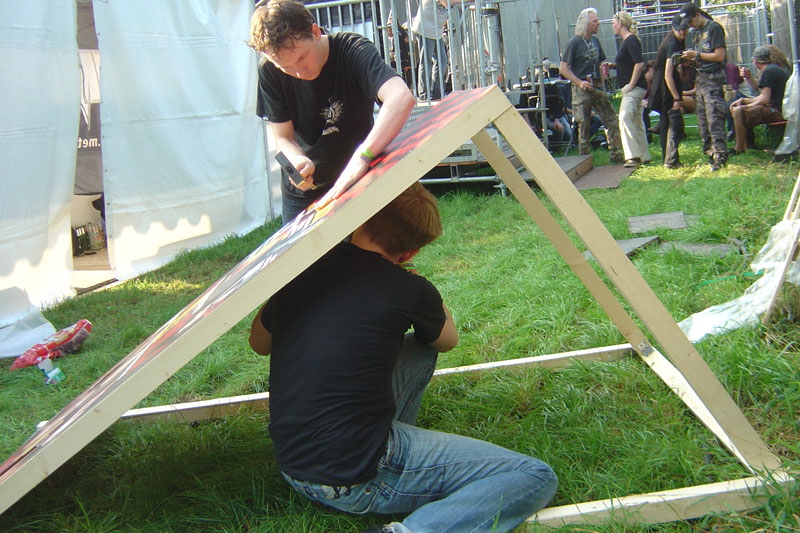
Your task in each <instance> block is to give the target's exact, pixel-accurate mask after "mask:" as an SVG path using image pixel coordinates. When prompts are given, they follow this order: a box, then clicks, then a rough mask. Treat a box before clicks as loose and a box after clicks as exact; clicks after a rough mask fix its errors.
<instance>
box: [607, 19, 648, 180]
mask: <svg viewBox="0 0 800 533" xmlns="http://www.w3.org/2000/svg"><path fill="white" fill-rule="evenodd" d="M611 27H612V28H613V29H614V34H615V35H619V36H620V37H621V38H622V44H621V45H620V47H619V50H617V56H616V57H615V58H614V63H615V65H616V68H617V82H618V83H619V84H620V85H621V89H622V102H620V106H619V130H620V136H621V138H622V149H623V151H624V152H625V166H626V167H637V166H639V165H641V164H644V163H649V162H650V152H649V150H648V147H647V132H645V129H644V120H643V111H644V104H643V100H644V96H645V93H646V92H647V82H646V80H645V77H644V58H643V57H642V41H640V40H639V32H638V30H637V29H636V22H635V21H634V20H633V17H631V15H630V14H629V13H628V12H626V11H620V12H618V13H617V14H616V15H614V21H613V22H612V24H611Z"/></svg>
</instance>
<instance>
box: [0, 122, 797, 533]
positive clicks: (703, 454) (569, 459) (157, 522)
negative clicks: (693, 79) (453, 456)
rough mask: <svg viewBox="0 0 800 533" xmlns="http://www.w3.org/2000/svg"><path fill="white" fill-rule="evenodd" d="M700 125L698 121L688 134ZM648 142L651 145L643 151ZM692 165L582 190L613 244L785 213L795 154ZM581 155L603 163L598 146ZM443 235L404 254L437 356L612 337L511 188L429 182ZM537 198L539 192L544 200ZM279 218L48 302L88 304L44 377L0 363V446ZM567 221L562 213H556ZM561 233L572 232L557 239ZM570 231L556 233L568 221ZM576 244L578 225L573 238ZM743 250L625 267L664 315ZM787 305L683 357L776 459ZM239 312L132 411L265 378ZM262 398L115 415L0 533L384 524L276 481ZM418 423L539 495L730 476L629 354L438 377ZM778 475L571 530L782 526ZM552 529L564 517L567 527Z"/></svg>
mask: <svg viewBox="0 0 800 533" xmlns="http://www.w3.org/2000/svg"><path fill="white" fill-rule="evenodd" d="M690 132H691V134H692V135H696V130H690ZM657 145H658V143H657V142H654V143H653V144H651V154H652V156H653V158H654V159H655V160H656V161H658V160H660V153H659V151H658V146H657ZM681 148H682V149H681V157H682V159H683V160H684V161H685V162H687V163H690V166H687V167H686V168H683V169H679V170H665V169H663V167H661V166H660V165H656V164H651V165H648V166H644V167H641V168H639V169H637V170H636V171H635V172H634V173H633V174H632V175H631V176H630V177H628V178H627V179H626V180H624V181H623V183H622V185H621V186H620V187H619V188H618V189H615V190H591V191H585V192H584V193H583V195H584V197H585V198H586V200H587V201H588V203H589V204H590V205H591V206H592V208H593V209H594V210H595V211H596V213H597V214H598V216H599V218H600V219H601V220H602V222H603V223H604V224H605V225H606V226H607V228H608V229H609V231H610V232H611V234H612V235H613V236H614V237H615V238H617V239H625V238H631V237H633V235H631V234H630V233H629V232H628V228H627V219H628V217H630V216H636V215H646V214H654V213H660V212H667V211H683V212H684V213H686V214H687V215H698V221H697V223H696V225H693V226H691V227H690V228H688V229H683V230H663V231H662V230H659V231H658V232H657V234H658V235H659V236H660V237H661V239H662V240H667V241H678V242H694V243H701V242H702V243H725V242H728V239H737V240H738V241H740V242H742V243H743V244H744V246H745V248H746V250H747V251H748V253H749V254H750V255H751V256H752V254H754V253H756V252H757V251H758V249H759V248H760V247H761V246H762V245H763V244H764V242H765V240H766V238H767V235H768V232H769V229H770V227H771V226H772V225H774V224H775V223H776V222H777V221H778V220H779V219H780V218H781V217H782V215H783V211H784V209H785V206H786V202H787V201H788V198H789V194H790V191H791V190H792V186H793V184H794V180H795V177H796V176H797V167H796V166H791V165H787V164H775V163H772V162H771V160H770V158H769V156H768V155H766V154H764V153H763V152H758V151H753V152H752V153H751V154H748V155H744V156H739V157H737V158H735V159H732V160H731V162H730V164H729V165H728V166H727V167H725V168H724V169H722V170H721V171H720V172H717V173H714V174H712V173H710V172H709V168H708V165H707V164H705V163H704V161H703V159H704V158H703V157H702V156H701V154H700V150H699V143H698V142H697V139H696V138H694V137H690V140H689V142H687V143H684V145H683V146H682V147H681ZM595 155H596V157H595V162H596V163H601V162H602V161H603V159H604V158H606V159H607V152H605V153H604V152H603V151H602V150H598V151H596V154H595ZM431 189H432V190H434V192H437V193H438V194H439V195H440V207H441V211H442V216H443V219H444V224H445V234H444V235H443V236H442V238H441V239H439V240H438V241H437V242H435V243H433V244H432V245H430V246H429V247H427V248H425V249H424V250H423V251H422V253H421V254H420V256H419V258H418V260H417V261H416V263H417V266H418V267H419V269H420V271H421V273H422V274H424V275H426V276H427V277H429V278H430V279H431V280H432V281H433V282H434V283H435V284H436V285H437V286H438V287H439V288H440V290H441V292H442V294H443V296H444V298H445V300H446V302H447V304H448V306H449V307H450V309H451V310H452V312H453V314H454V318H455V321H456V323H457V325H458V327H459V331H460V335H461V341H460V343H459V345H458V347H456V349H454V350H453V351H452V352H449V353H446V354H442V356H441V357H440V361H439V367H442V368H444V367H450V366H456V365H462V364H472V363H479V362H486V361H495V360H503V359H512V358H517V357H526V356H531V355H541V354H548V353H556V352H561V351H568V350H575V349H581V348H593V347H598V346H606V345H610V344H617V343H621V342H624V339H623V337H622V335H621V334H619V333H618V332H617V330H616V329H615V327H614V326H613V324H612V323H611V321H610V320H609V319H608V318H607V317H606V316H605V314H604V313H603V312H602V310H601V309H600V308H599V306H598V305H597V304H596V303H595V302H594V300H593V298H592V297H591V296H590V295H589V294H588V292H587V291H586V290H585V289H584V288H583V286H582V285H581V283H580V282H579V281H578V280H577V279H576V278H575V277H574V276H573V275H572V274H571V272H570V270H569V269H568V268H567V267H566V265H565V264H564V263H563V261H562V260H561V259H560V257H559V256H558V254H557V252H556V251H555V249H554V248H553V247H552V245H551V244H550V243H549V241H548V240H547V239H546V238H545V237H544V235H543V234H542V233H541V231H540V230H539V229H538V228H537V227H536V225H535V224H534V223H533V222H532V221H531V219H530V218H529V217H528V216H527V215H526V213H525V212H524V210H523V209H522V208H521V206H520V205H519V204H518V203H517V201H516V200H515V199H514V198H513V197H504V196H502V195H500V194H497V193H496V192H495V191H494V189H492V188H491V187H489V186H483V185H470V186H459V187H436V186H432V187H431ZM542 198H543V199H544V201H545V203H546V205H547V206H548V208H549V209H550V210H551V211H552V212H554V213H555V212H556V210H555V209H554V208H553V206H552V205H550V203H549V202H548V201H547V200H546V199H545V198H544V197H543V195H542ZM276 227H277V226H276V225H275V224H271V225H268V226H266V227H264V228H261V229H259V230H257V231H255V232H253V233H251V234H250V235H248V236H246V237H242V238H231V239H228V240H227V241H226V242H224V243H222V244H220V245H218V246H215V247H213V248H208V249H204V250H197V251H192V252H188V253H186V254H184V255H182V256H181V257H179V258H178V259H176V260H175V261H174V262H172V263H170V264H169V265H167V266H165V267H163V268H161V269H159V270H158V271H155V272H152V273H149V274H147V275H144V276H142V277H140V278H138V279H136V280H131V281H129V282H127V283H124V284H121V285H119V286H116V287H113V288H110V289H108V290H105V291H100V292H96V293H92V294H88V295H85V296H82V297H80V298H76V299H73V300H69V301H66V302H63V303H62V304H60V305H58V306H56V307H54V308H52V309H49V310H46V311H45V315H46V316H47V318H49V319H50V320H51V321H52V322H53V323H54V325H56V326H57V327H64V326H66V325H69V324H72V323H74V322H75V321H77V320H78V319H80V318H88V319H89V320H91V321H92V322H93V324H94V331H93V333H92V335H91V336H90V337H89V339H88V340H87V341H86V343H85V344H84V346H83V348H82V350H81V351H80V352H79V353H77V354H73V355H69V356H67V357H65V358H63V359H61V360H59V361H58V365H59V366H60V367H61V369H62V370H63V371H64V373H65V374H66V376H67V379H66V380H65V381H64V382H63V383H61V384H58V385H54V386H45V385H44V384H43V380H42V377H41V375H40V373H39V372H38V371H35V370H32V369H26V370H21V371H18V372H3V373H0V390H2V395H0V454H2V456H3V457H6V456H8V455H10V454H11V453H13V452H14V450H15V449H16V448H17V447H19V446H20V445H21V444H22V443H23V442H24V441H25V439H26V438H28V437H29V436H30V434H31V433H32V432H33V429H34V428H35V425H36V423H38V422H39V421H40V420H44V419H47V418H49V417H51V416H53V415H54V414H55V413H56V412H57V411H58V410H59V409H60V408H61V407H63V406H64V405H66V404H67V403H68V402H69V401H70V400H71V399H72V398H73V397H75V396H76V395H77V394H79V393H80V392H82V391H83V390H84V389H85V388H86V387H88V386H89V385H90V384H91V383H93V382H94V381H95V380H96V379H97V378H98V377H100V376H101V375H102V374H103V373H104V372H105V371H106V370H108V369H109V368H110V367H111V366H112V365H113V364H115V363H116V362H117V361H119V360H120V359H122V358H123V357H124V356H125V355H126V354H127V353H129V352H130V351H131V350H132V349H133V348H134V347H136V345H137V344H138V343H140V342H141V341H142V340H144V339H145V338H146V337H147V336H148V335H149V334H150V333H152V332H153V331H155V330H156V329H157V328H158V327H159V326H161V325H162V324H163V323H164V322H165V321H167V320H168V319H169V318H171V317H172V316H173V315H174V314H176V313H177V312H178V311H179V310H180V309H181V308H183V307H184V306H185V305H186V304H188V303H189V302H190V301H191V300H193V299H194V298H195V297H196V296H197V295H198V294H200V293H201V292H202V291H203V290H204V289H205V288H206V287H207V286H208V285H210V284H211V283H212V282H213V281H215V280H216V279H217V278H218V277H219V276H220V275H221V274H223V273H224V272H226V271H227V270H228V269H229V268H231V267H232V266H233V265H235V264H236V263H237V262H238V261H240V260H241V259H242V258H244V257H245V256H246V255H247V254H248V253H249V252H250V251H251V250H252V249H254V248H255V247H256V246H257V245H258V244H259V243H260V242H262V241H263V240H264V239H266V238H267V237H268V236H269V235H270V234H271V233H272V232H273V231H274V230H275V229H276ZM564 227H565V228H566V225H565V226H564ZM570 235H572V234H571V233H570ZM573 238H574V236H573ZM576 242H577V239H576ZM750 258H751V257H743V256H741V255H739V254H730V255H727V256H724V257H715V256H696V255H689V254H686V253H683V252H678V251H670V252H668V253H661V252H659V251H658V249H657V247H650V248H647V249H644V250H641V251H640V252H639V253H637V254H636V255H635V256H634V258H633V262H634V264H635V265H636V266H637V268H638V269H639V270H640V272H641V273H642V275H643V276H644V278H645V279H646V280H647V282H648V283H649V284H650V286H651V287H652V288H653V290H654V291H655V293H656V294H657V295H658V297H659V298H660V299H661V301H662V302H663V303H664V305H665V306H666V307H667V309H668V310H669V312H670V313H671V314H672V316H673V317H674V318H675V319H676V320H678V321H679V320H682V319H683V318H685V317H687V316H688V315H689V314H691V313H693V312H695V311H699V310H702V309H704V308H706V307H708V306H710V305H714V304H717V303H722V302H725V301H728V300H730V299H732V298H736V297H738V296H740V295H741V294H742V292H743V291H744V290H745V289H746V288H747V287H748V286H749V285H750V284H751V283H752V282H753V281H754V279H755V278H754V277H752V276H747V275H745V274H746V273H747V272H748V270H749V266H748V260H749V259H750ZM798 302H800V299H798V297H797V293H796V291H795V290H794V289H793V288H791V287H787V289H786V290H785V291H784V295H783V298H782V299H781V301H780V303H779V305H778V306H777V308H776V311H777V312H776V316H775V321H774V322H773V323H772V325H770V326H768V327H763V326H758V327H750V328H743V329H740V330H737V331H734V332H730V333H728V334H724V335H719V336H713V337H710V338H708V339H706V340H704V341H703V342H701V343H699V344H698V345H697V348H698V351H699V352H700V354H701V356H702V357H703V358H704V359H705V360H706V361H707V362H708V364H709V366H710V367H711V368H712V370H713V371H714V372H715V374H716V375H717V376H718V377H719V379H720V381H721V382H722V383H723V385H724V386H725V387H726V388H727V390H728V391H729V392H730V393H731V395H732V396H733V398H734V400H735V401H736V403H737V404H738V405H739V406H740V407H741V409H742V410H743V411H744V413H745V414H746V416H747V417H748V419H749V420H750V421H751V422H752V424H753V425H754V426H755V427H756V429H757V431H758V432H759V433H760V434H761V435H762V437H763V438H764V440H765V441H766V442H767V444H768V445H769V446H770V447H771V449H772V450H773V451H774V452H775V453H776V454H778V455H780V456H781V457H782V458H783V460H784V461H785V464H786V466H788V467H791V468H797V467H798V466H800V465H798V461H799V460H800V427H798V420H800V356H798V342H800V335H799V334H798V327H797V321H796V317H797V313H798V309H800V306H799V305H798ZM251 317H252V313H251V315H250V316H248V317H247V318H246V319H244V320H243V321H242V322H241V323H239V324H237V325H235V326H234V327H233V328H231V330H230V331H228V332H227V333H226V334H225V335H223V336H222V337H221V338H220V339H219V340H217V341H216V342H215V343H213V344H212V345H211V346H210V347H209V348H207V349H206V350H204V351H203V352H202V353H201V354H199V355H198V356H197V357H196V358H194V359H193V360H192V362H190V363H189V364H188V365H186V366H185V367H184V368H182V369H181V370H180V371H178V372H177V373H176V374H175V375H174V376H172V377H171V378H170V379H168V380H167V381H166V382H165V383H164V384H163V385H161V386H160V387H158V388H157V389H156V390H155V391H154V392H153V393H152V394H150V395H148V396H147V398H146V399H145V400H144V401H143V402H141V404H140V405H139V406H152V405H160V404H168V403H175V402H182V401H191V400H199V399H208V398H214V397H221V396H232V395H238V394H248V393H255V392H263V391H265V390H267V388H268V383H269V378H268V364H267V359H266V358H263V357H259V356H256V355H254V354H253V353H252V352H251V351H250V350H249V348H248V346H247V335H248V328H249V323H250V320H251ZM267 424H268V414H266V413H264V412H260V411H251V410H247V409H244V410H242V411H241V412H240V413H239V414H237V415H235V416H231V417H227V418H224V419H220V420H214V421H208V422H203V423H199V424H193V425H185V424H176V423H167V422H158V423H142V422H137V421H119V422H117V423H115V424H114V425H112V426H111V428H110V429H109V430H107V431H105V432H104V433H103V434H102V435H100V436H99V437H98V438H96V439H95V440H94V441H93V442H91V443H90V444H89V445H88V446H86V447H85V448H84V449H83V450H81V451H80V452H78V453H77V454H76V455H75V456H74V457H73V458H72V459H70V460H69V461H67V462H66V463H65V464H64V465H63V466H62V467H60V468H59V469H58V470H56V471H55V472H54V473H52V474H51V475H50V476H49V477H47V479H45V480H44V481H43V482H42V483H40V484H39V485H38V486H37V487H36V488H34V489H33V490H31V491H30V492H29V493H28V494H27V495H26V496H24V497H23V498H22V499H21V500H20V501H19V502H17V503H16V504H15V505H14V506H13V507H11V508H10V509H9V510H8V511H6V512H5V513H4V514H3V515H0V530H2V531H97V532H101V531H102V532H106V531H158V532H162V531H220V532H222V531H226V532H227V531H230V532H240V531H258V532H281V533H283V532H318V531H330V532H339V531H341V532H345V531H359V530H360V529H364V528H366V527H368V526H371V525H374V524H376V523H379V522H381V521H383V518H381V517H377V516H367V517H352V516H347V515H343V514H341V513H337V512H335V511H331V510H327V509H323V508H321V507H319V506H317V505H314V504H311V503H309V502H308V501H307V500H305V499H304V498H302V497H301V496H299V495H297V494H295V493H293V492H292V491H291V490H290V489H289V487H288V486H287V485H286V483H285V482H284V481H283V480H282V478H281V477H280V475H279V473H278V471H277V469H276V467H275V462H274V457H273V452H272V445H271V442H270V440H269V436H268V433H267V429H266V428H267ZM420 424H421V425H423V426H426V427H432V428H436V429H439V430H443V431H451V432H455V433H459V434H463V435H468V436H472V437H476V438H481V439H485V440H490V441H492V442H495V443H497V444H500V445H503V446H507V447H509V448H513V449H515V450H518V451H521V452H524V453H529V454H532V455H536V456H537V457H540V458H542V459H544V460H546V461H547V462H549V463H550V464H551V465H552V466H553V468H554V469H555V471H556V472H557V473H558V475H559V478H560V487H559V491H558V493H557V495H556V497H555V500H554V502H553V505H562V504H569V503H577V502H583V501H587V500H595V499H604V498H609V497H614V496H625V495H629V494H637V493H642V492H651V491H656V490H667V489H674V488H681V487H685V486H690V485H697V484H704V483H710V482H714V481H721V480H730V479H737V478H740V477H745V476H747V475H748V472H747V471H746V470H745V469H744V468H743V467H742V466H741V465H740V464H739V463H738V462H737V461H736V460H735V459H733V458H732V457H731V456H730V454H728V453H727V451H726V450H724V449H723V448H722V447H721V446H720V444H719V443H718V442H717V441H716V439H715V438H713V436H711V434H710V433H709V432H708V431H707V430H706V429H705V428H704V427H703V426H702V425H701V424H700V423H699V422H698V421H697V419H695V418H694V417H693V416H692V415H691V414H690V412H689V410H688V409H687V408H686V407H685V406H684V404H683V403H682V402H681V401H680V400H679V399H678V398H677V397H676V396H675V395H674V394H672V393H671V392H670V390H669V389H668V388H667V387H666V386H665V385H664V384H663V383H662V382H661V381H660V380H659V379H658V378H657V377H656V376H655V375H654V373H653V372H651V371H650V370H649V368H648V367H647V366H646V365H644V364H643V363H641V362H640V361H639V360H638V359H636V358H627V359H624V360H621V361H617V362H614V363H602V364H600V363H592V364H589V363H582V364H576V365H574V366H572V367H570V368H567V369H565V370H563V371H559V372H552V371H546V370H542V369H536V368H527V369H524V370H520V371H516V372H511V371H496V372H489V373H484V374H480V375H455V376H449V377H443V378H439V379H437V380H434V381H433V382H432V383H431V385H430V387H429V389H428V392H427V394H426V397H425V400H424V401H423V406H422V411H421V413H420ZM798 502H800V491H798V488H797V487H796V486H795V487H793V488H792V489H791V490H790V491H788V492H783V493H780V494H778V495H776V496H775V497H774V498H772V499H771V500H770V501H769V502H768V504H767V505H766V506H765V507H764V508H762V509H759V510H755V511H749V512H746V513H735V514H728V515H721V516H711V517H704V518H702V519H699V520H695V521H691V522H685V523H676V524H666V525H660V526H651V527H641V528H636V527H633V526H629V525H622V524H614V523H610V524H607V525H605V526H593V527H590V528H589V527H584V528H578V529H575V528H573V529H572V530H580V531H588V530H591V531H608V532H622V531H625V532H629V531H669V532H683V531H687V532H688V531H698V530H701V531H712V530H713V531H742V532H743V531H753V530H764V531H798V530H800V518H799V517H800V503H798ZM565 529H566V528H565Z"/></svg>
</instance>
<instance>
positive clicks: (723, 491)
mask: <svg viewBox="0 0 800 533" xmlns="http://www.w3.org/2000/svg"><path fill="white" fill-rule="evenodd" d="M795 482H796V480H795V479H794V478H792V477H791V476H790V475H789V474H788V473H786V472H775V473H773V474H772V476H771V477H769V478H762V477H747V478H742V479H737V480H733V481H721V482H717V483H711V484H708V485H697V486H694V487H684V488H680V489H673V490H666V491H661V492H650V493H646V494H637V495H633V496H625V497H622V498H612V499H609V500H597V501H592V502H585V503H578V504H574V505H563V506H560V507H551V508H547V509H543V510H541V511H539V512H538V513H537V514H535V515H533V516H531V517H530V518H528V519H527V520H526V524H531V525H533V524H535V525H545V526H550V527H560V526H563V525H567V524H595V525H597V524H602V523H604V522H606V521H609V520H613V521H614V522H615V523H628V524H633V523H636V524H661V523H665V522H675V521H680V520H690V519H693V518H699V517H701V516H705V515H709V514H712V513H732V512H738V511H745V510H748V509H754V508H756V507H759V506H761V505H763V503H764V502H765V500H766V499H767V498H768V497H769V496H770V495H771V494H774V493H776V492H779V491H783V490H790V485H791V484H793V483H795Z"/></svg>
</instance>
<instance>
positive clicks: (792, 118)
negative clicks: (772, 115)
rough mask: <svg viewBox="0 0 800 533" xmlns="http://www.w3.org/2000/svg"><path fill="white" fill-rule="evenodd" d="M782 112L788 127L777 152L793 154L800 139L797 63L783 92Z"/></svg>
mask: <svg viewBox="0 0 800 533" xmlns="http://www.w3.org/2000/svg"><path fill="white" fill-rule="evenodd" d="M781 105H782V107H781V114H782V115H783V118H784V120H786V129H785V130H784V133H783V141H782V142H781V144H780V146H778V148H777V149H776V150H775V153H776V154H791V153H793V152H794V151H795V150H797V148H798V145H799V144H800V141H798V137H800V71H798V70H797V63H795V65H794V67H793V68H792V75H791V76H789V80H788V81H787V82H786V89H785V90H784V93H783V102H782V104H781Z"/></svg>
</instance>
